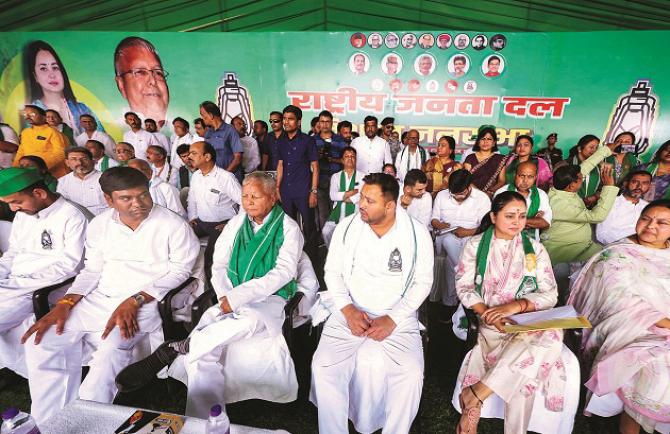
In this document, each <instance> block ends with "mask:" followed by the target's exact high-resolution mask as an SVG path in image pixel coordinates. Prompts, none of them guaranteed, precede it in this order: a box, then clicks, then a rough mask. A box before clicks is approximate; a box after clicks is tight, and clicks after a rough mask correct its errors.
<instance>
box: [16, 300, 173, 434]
mask: <svg viewBox="0 0 670 434" xmlns="http://www.w3.org/2000/svg"><path fill="white" fill-rule="evenodd" d="M126 299H127V298H126V297H124V298H113V297H108V296H106V295H103V294H101V293H99V292H92V293H90V294H89V295H87V296H86V297H84V298H83V299H82V300H81V301H80V302H79V303H77V305H76V306H75V307H74V308H73V310H72V312H71V314H70V317H69V318H68V320H67V322H66V323H65V329H64V330H63V333H62V334H60V335H58V334H56V327H55V326H52V327H51V328H50V329H49V330H48V331H47V332H46V333H45V334H44V336H43V337H42V342H40V344H39V345H35V343H34V337H35V336H34V335H33V336H31V338H30V339H29V340H28V341H27V342H26V344H25V351H26V362H27V365H28V374H29V385H30V395H31V398H32V407H31V414H32V415H33V417H35V419H36V420H37V422H38V423H41V422H44V421H45V420H47V419H48V418H49V417H50V416H52V415H53V414H55V413H57V412H58V411H60V409H62V408H63V407H64V406H65V405H67V404H68V403H69V402H71V401H73V400H75V399H77V397H79V398H81V399H85V400H89V401H98V402H103V403H111V402H112V401H113V400H114V397H115V396H116V393H117V388H116V384H115V382H114V379H115V378H116V375H117V374H118V373H119V372H120V371H121V370H122V369H123V368H125V367H126V366H127V365H128V364H129V363H130V362H131V359H132V353H133V348H134V346H135V344H136V343H137V342H138V341H139V340H141V339H142V338H143V337H144V336H145V334H147V333H151V332H153V331H154V330H156V329H158V328H159V327H160V325H161V320H160V316H159V314H158V305H157V303H156V302H151V303H147V304H146V305H144V306H142V308H141V309H140V310H139V312H138V317H137V322H138V324H139V327H140V333H138V334H136V335H135V336H134V337H133V338H131V339H127V340H126V339H123V338H122V337H121V333H120V331H119V328H118V327H115V328H114V329H113V330H112V332H111V333H110V334H109V336H107V338H106V339H105V340H102V339H101V336H102V332H103V330H104V329H105V325H106V324H107V321H108V320H109V318H110V317H111V315H112V313H113V312H114V310H115V309H116V308H117V307H118V306H119V304H121V303H122V302H123V301H125V300H126ZM88 342H90V343H92V344H93V345H95V346H97V349H96V350H95V352H94V353H93V357H92V359H91V361H90V363H89V366H90V368H91V369H90V371H89V373H88V375H87V376H86V379H85V380H84V382H83V383H82V382H81V367H82V363H83V347H84V344H85V343H88ZM80 386H81V387H80Z"/></svg>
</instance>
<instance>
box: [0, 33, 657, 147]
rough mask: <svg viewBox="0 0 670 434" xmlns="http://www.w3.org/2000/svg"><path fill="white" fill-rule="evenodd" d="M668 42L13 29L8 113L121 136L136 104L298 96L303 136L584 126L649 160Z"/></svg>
mask: <svg viewBox="0 0 670 434" xmlns="http://www.w3.org/2000/svg"><path fill="white" fill-rule="evenodd" d="M129 36H133V37H134V38H131V39H126V38H127V37H129ZM668 40H670V32H665V31H626V32H593V33H498V32H481V33H480V32H458V31H447V30H445V31H415V32H406V31H403V32H388V31H384V32H366V33H343V32H341V33H326V32H300V33H197V34H196V33H140V34H128V33H101V32H57V33H3V34H2V35H1V36H0V71H2V73H1V75H0V113H2V115H3V117H4V121H5V122H7V123H9V124H10V125H12V126H13V127H14V128H18V127H20V126H21V125H22V123H23V119H22V117H21V108H22V106H23V105H24V104H26V103H30V102H35V101H36V102H37V103H38V104H42V105H44V106H48V107H51V108H56V109H59V111H61V112H65V115H64V118H65V120H66V122H68V123H71V124H73V125H74V126H75V128H76V127H77V118H78V116H79V114H81V113H86V112H91V113H93V114H94V115H95V116H96V117H97V118H98V119H99V120H100V121H101V123H102V125H103V126H104V128H105V130H106V131H108V132H109V133H110V134H111V135H112V136H113V137H115V138H116V139H117V140H120V139H121V136H122V132H123V131H124V128H125V125H124V124H123V113H124V112H125V111H127V110H129V109H130V110H133V111H137V112H138V113H139V114H140V116H141V117H152V118H154V119H155V120H157V121H159V122H162V121H165V124H164V127H163V128H164V130H163V131H164V132H168V130H169V129H170V128H171V125H170V120H171V119H173V118H174V117H177V116H181V117H184V118H186V119H188V120H189V121H192V120H193V119H194V118H196V117H197V116H198V104H199V103H200V102H202V101H203V100H206V99H211V100H215V101H217V102H218V103H219V105H220V106H221V108H222V112H224V114H225V115H226V118H227V119H228V120H229V119H230V118H232V117H233V116H236V115H242V116H243V117H245V118H246V120H247V124H248V125H251V122H249V121H250V120H252V119H253V120H255V119H264V120H265V119H267V117H268V114H269V112H270V111H271V110H277V109H278V110H281V109H282V108H283V107H284V106H286V105H287V104H289V103H292V104H295V105H298V106H299V107H301V108H302V109H303V111H304V118H305V119H304V122H303V123H304V124H305V127H303V130H306V129H308V126H309V119H311V117H312V116H316V115H317V114H318V112H319V111H321V110H323V109H328V110H330V111H331V112H333V114H334V115H335V119H336V121H338V120H344V119H347V120H350V121H351V122H352V123H354V124H355V129H359V127H360V124H361V123H362V121H363V118H364V117H365V116H367V115H375V116H377V117H379V118H380V119H381V118H382V117H384V116H395V118H396V125H398V126H400V127H401V128H402V129H407V128H409V127H413V128H417V129H418V130H419V131H420V133H421V134H422V138H423V142H424V143H426V144H428V145H432V144H433V143H435V142H436V141H437V139H438V138H439V137H440V136H442V135H445V134H447V135H453V136H454V137H455V138H456V141H457V143H458V144H459V146H462V147H463V146H469V145H470V144H471V143H472V141H471V135H472V134H473V133H474V132H475V131H476V129H477V127H478V126H479V125H481V124H493V125H496V127H498V132H499V135H500V138H501V142H502V143H503V144H509V143H510V142H512V141H513V140H514V138H515V137H516V136H517V135H519V134H524V133H530V134H532V135H534V136H535V139H536V143H537V144H538V145H540V146H541V145H542V143H541V142H542V141H543V140H544V138H545V137H546V136H547V135H548V134H549V133H551V132H557V133H558V138H559V146H560V147H562V148H564V149H566V148H569V147H570V146H572V145H574V144H575V143H576V141H577V139H578V138H579V137H580V136H582V135H583V134H587V133H592V134H596V135H597V136H599V137H601V138H602V139H603V140H604V141H610V140H612V139H613V135H615V134H616V133H618V132H621V131H632V132H634V133H635V134H636V136H637V139H638V140H637V143H636V145H637V147H638V150H639V151H640V152H641V153H647V154H649V153H650V152H651V151H652V150H653V149H654V148H655V147H657V146H658V145H659V144H660V143H662V142H663V141H665V140H666V139H668V138H669V136H670V128H669V127H668V125H669V122H668V121H669V120H670V111H661V100H662V99H664V98H665V97H667V96H668V95H670V77H669V76H667V74H666V73H667V71H668V70H670V58H669V57H668V56H665V55H663V54H662V53H663V51H664V49H665V45H664V41H668ZM35 41H43V42H44V43H46V45H44V44H42V43H40V42H35ZM122 41H124V42H123V43H121V42H122ZM120 43H121V44H120ZM48 47H52V49H53V51H50V50H49V49H48ZM153 50H155V54H153V53H152V51H153ZM53 53H56V56H54V55H53ZM58 59H59V60H60V61H58ZM163 71H166V72H167V76H166V77H165V78H164V79H163V78H162V77H163V76H164V75H165V74H164V73H163ZM70 89H71V90H70ZM75 100H76V102H75ZM503 152H507V151H506V150H505V148H503Z"/></svg>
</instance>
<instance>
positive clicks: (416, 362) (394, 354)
mask: <svg viewBox="0 0 670 434" xmlns="http://www.w3.org/2000/svg"><path fill="white" fill-rule="evenodd" d="M382 367H383V369H381V368H382ZM423 368H424V361H423V349H422V345H421V336H420V334H419V322H418V320H417V319H416V318H414V317H410V318H407V319H406V320H404V321H403V322H401V323H400V324H399V325H398V327H396V329H395V330H394V331H393V333H392V334H391V335H390V336H389V337H387V338H386V339H384V340H383V341H381V342H377V341H375V340H373V339H370V338H365V337H359V336H354V335H352V334H351V331H350V330H349V327H348V326H347V322H346V319H345V318H344V316H343V315H342V313H341V312H340V311H339V310H335V311H334V312H333V314H332V315H331V316H330V318H329V319H328V320H327V322H326V324H325V326H324V329H323V334H322V335H321V341H320V343H319V347H318V348H317V350H316V353H315V354H314V358H313V360H312V392H311V401H312V402H313V403H314V404H315V405H316V406H317V407H318V411H319V433H320V434H331V433H332V434H346V433H348V432H349V429H348V420H349V417H350V416H351V419H352V421H353V422H354V425H355V427H356V430H357V431H359V432H361V433H371V432H374V431H377V430H378V429H380V428H382V427H383V431H382V432H384V433H393V434H400V433H408V432H409V430H410V427H411V425H412V421H413V420H414V418H415V417H416V414H417V412H418V409H419V402H420V400H421V390H422V387H423Z"/></svg>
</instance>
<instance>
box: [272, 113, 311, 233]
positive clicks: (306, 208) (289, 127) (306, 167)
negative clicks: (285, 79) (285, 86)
mask: <svg viewBox="0 0 670 434" xmlns="http://www.w3.org/2000/svg"><path fill="white" fill-rule="evenodd" d="M301 120H302V110H300V108H298V107H296V106H294V105H289V106H286V108H284V112H283V123H284V135H283V136H281V137H280V138H279V162H278V163H277V191H278V193H279V197H280V199H281V202H282V207H283V208H284V211H285V212H286V214H288V215H289V216H291V217H292V218H294V219H297V217H298V214H300V217H301V219H302V231H303V234H304V236H305V243H306V244H309V245H312V246H313V245H314V242H315V239H314V238H315V235H316V222H315V221H314V208H315V207H316V204H317V200H316V198H317V196H316V193H317V185H318V182H319V163H318V153H317V150H316V143H315V142H314V137H310V136H308V135H307V134H305V133H303V132H302V131H300V123H301Z"/></svg>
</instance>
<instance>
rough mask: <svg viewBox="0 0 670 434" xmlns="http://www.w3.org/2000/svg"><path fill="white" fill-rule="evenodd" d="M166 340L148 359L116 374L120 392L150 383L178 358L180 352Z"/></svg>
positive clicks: (136, 388) (131, 390)
mask: <svg viewBox="0 0 670 434" xmlns="http://www.w3.org/2000/svg"><path fill="white" fill-rule="evenodd" d="M170 343H171V342H165V343H163V344H162V345H161V346H160V347H158V348H157V349H156V351H154V352H153V353H152V354H151V355H150V356H149V357H147V358H146V359H143V360H140V361H139V362H135V363H133V364H132V365H128V366H126V367H125V368H124V369H123V370H122V371H121V372H119V375H117V376H116V380H115V381H116V387H118V388H119V392H123V393H127V392H134V391H136V390H138V389H141V388H142V387H144V386H145V385H147V384H149V383H150V382H151V380H153V379H154V378H155V377H156V375H157V374H158V373H159V372H160V371H161V369H163V368H164V367H166V366H168V365H169V364H170V363H172V362H173V361H174V359H176V358H177V356H178V355H179V353H178V352H177V350H175V349H174V348H172V347H169V346H168V345H169V344H170Z"/></svg>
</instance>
